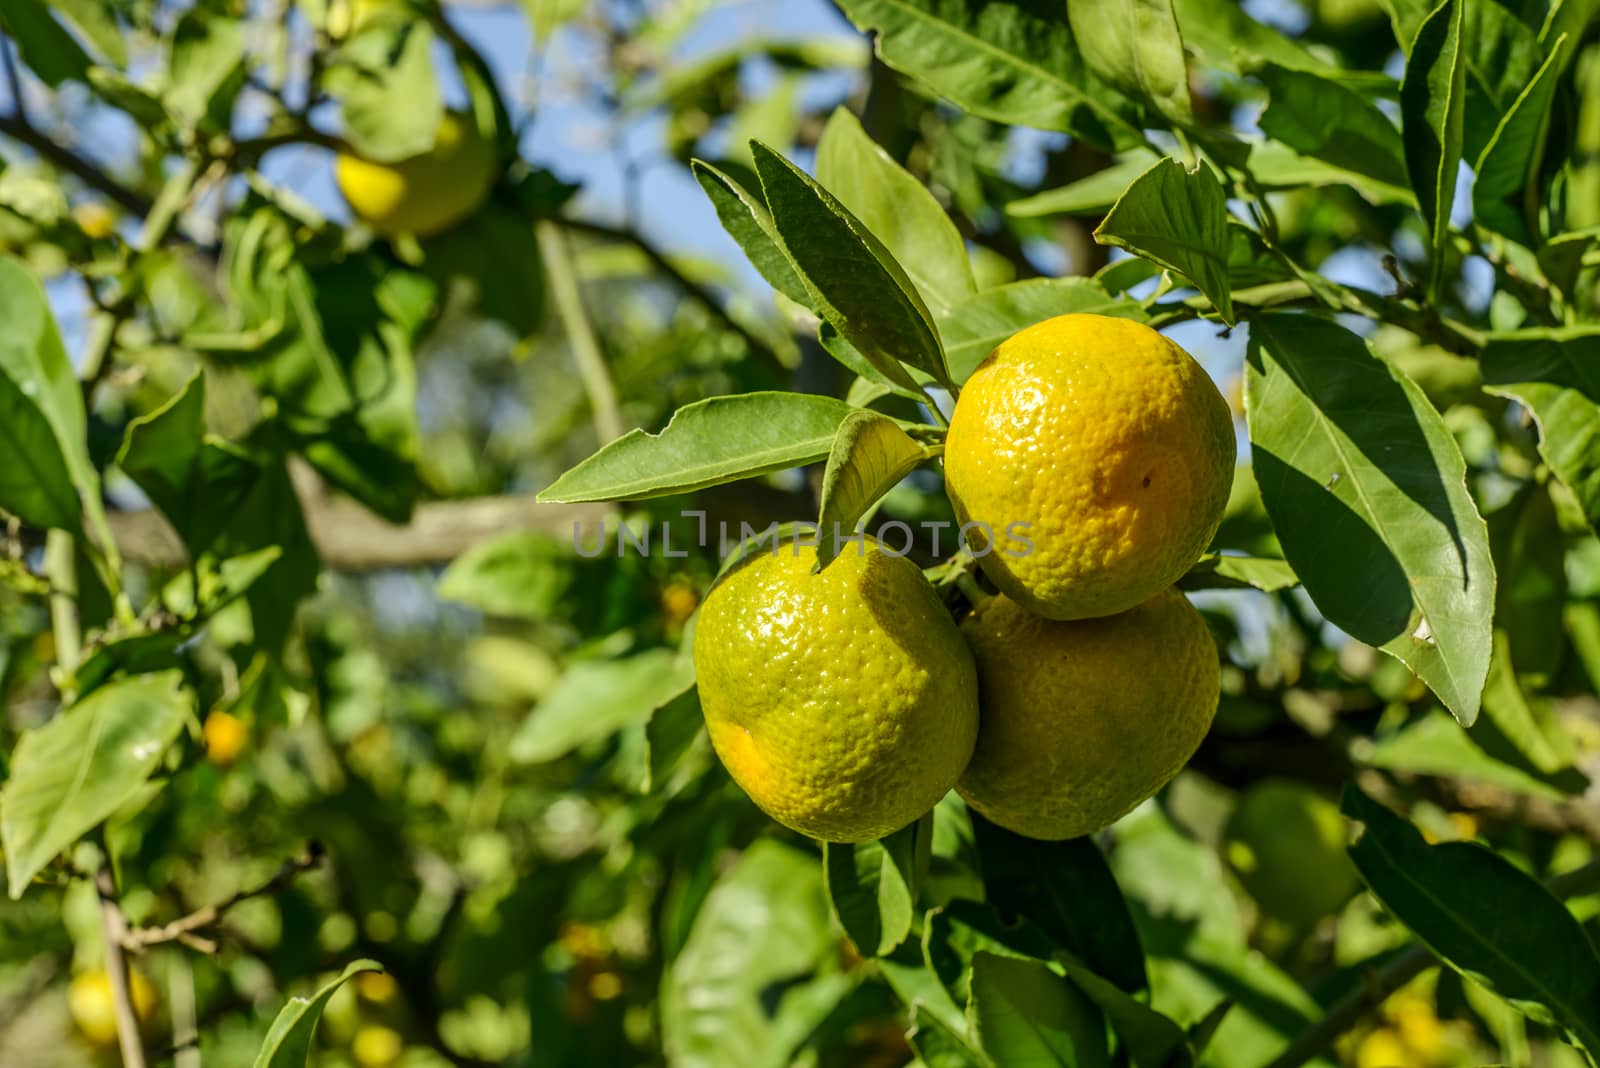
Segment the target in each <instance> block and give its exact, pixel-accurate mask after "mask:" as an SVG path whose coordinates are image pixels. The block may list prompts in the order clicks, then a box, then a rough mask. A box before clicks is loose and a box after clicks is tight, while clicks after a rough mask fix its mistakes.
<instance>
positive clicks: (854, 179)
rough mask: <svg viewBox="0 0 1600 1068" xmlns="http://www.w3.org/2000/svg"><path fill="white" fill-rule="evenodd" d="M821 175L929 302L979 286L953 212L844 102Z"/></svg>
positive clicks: (826, 134) (827, 141)
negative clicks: (871, 134) (870, 134)
mask: <svg viewBox="0 0 1600 1068" xmlns="http://www.w3.org/2000/svg"><path fill="white" fill-rule="evenodd" d="M817 181H819V182H821V183H822V185H823V186H824V187H825V188H826V189H827V190H828V191H829V192H831V193H832V194H833V195H834V196H836V197H838V198H839V201H840V202H841V203H842V204H844V206H845V207H847V208H849V209H850V211H851V212H852V213H854V215H855V217H856V218H858V219H860V220H861V221H862V222H863V223H865V224H866V226H867V228H868V229H870V230H871V231H872V232H873V234H875V235H876V236H877V238H878V240H880V241H882V242H883V244H884V246H885V247H886V248H888V250H889V252H890V253H892V254H893V255H894V257H895V259H896V260H897V261H899V263H900V264H901V265H902V266H904V267H905V269H906V274H908V275H910V276H911V281H912V282H913V283H915V285H916V287H917V292H918V293H919V294H921V296H922V299H923V301H924V302H926V303H927V305H928V307H929V308H931V309H933V310H934V311H935V312H937V311H940V310H941V309H944V308H948V307H950V306H951V305H953V304H957V303H959V302H960V301H962V300H964V299H966V298H967V297H970V296H972V295H973V294H974V293H976V292H977V291H978V286H977V283H975V282H974V281H973V280H972V264H971V263H970V262H969V261H968V259H967V245H966V242H965V241H963V240H962V239H961V234H960V233H958V232H957V231H956V227H955V223H953V222H951V221H950V216H948V215H946V214H945V212H944V209H943V208H941V207H940V206H939V202H938V201H937V200H935V199H934V197H933V194H932V193H930V192H928V190H927V187H926V186H924V185H923V184H922V183H921V182H919V181H917V180H916V179H915V178H913V177H912V176H911V174H910V173H909V172H908V171H906V169H905V168H904V167H901V166H900V165H899V164H898V163H896V162H895V161H894V160H893V159H891V158H889V153H887V152H885V151H884V150H883V149H882V148H880V147H879V146H878V145H877V143H876V142H874V141H873V140H872V138H870V137H868V136H867V131H866V130H863V129H862V128H861V121H860V120H859V119H857V118H856V117H855V116H854V115H853V114H851V113H850V112H849V111H848V110H846V109H844V108H837V109H835V111H834V113H833V116H832V117H831V118H830V119H828V125H827V126H826V127H825V128H824V129H823V131H822V140H821V141H819V142H818V143H817Z"/></svg>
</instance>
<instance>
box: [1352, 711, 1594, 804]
mask: <svg viewBox="0 0 1600 1068" xmlns="http://www.w3.org/2000/svg"><path fill="white" fill-rule="evenodd" d="M1481 722H1482V720H1480V724H1481ZM1480 724H1474V725H1473V729H1472V732H1471V733H1469V732H1468V731H1466V730H1465V729H1464V728H1463V727H1462V726H1461V724H1459V723H1457V722H1456V721H1455V720H1454V719H1452V718H1450V716H1448V715H1446V714H1445V713H1444V712H1436V713H1434V714H1432V715H1428V716H1424V717H1423V718H1422V719H1420V720H1418V721H1417V722H1416V723H1413V724H1411V725H1410V726H1407V727H1405V728H1403V729H1402V730H1398V731H1395V732H1394V733H1393V734H1387V735H1383V736H1380V737H1378V738H1376V739H1374V740H1373V743H1372V747H1371V749H1370V750H1369V751H1368V752H1367V753H1365V754H1364V755H1363V757H1362V763H1363V764H1367V765H1370V766H1371V767H1375V768H1388V769H1390V770H1393V771H1399V772H1409V773H1411V774H1414V775H1440V776H1447V777H1449V778H1452V779H1460V780H1462V781H1464V782H1470V783H1481V784H1483V785H1486V786H1493V787H1497V788H1500V789H1504V790H1512V791H1515V792H1517V793H1519V794H1527V795H1529V796H1531V797H1540V798H1547V799H1549V800H1551V801H1560V800H1562V799H1563V798H1565V797H1567V796H1569V795H1570V794H1571V790H1569V789H1566V788H1564V786H1563V784H1562V780H1561V779H1556V780H1555V781H1551V778H1550V777H1547V776H1544V775H1542V774H1540V773H1539V772H1538V771H1537V770H1535V769H1531V768H1528V767H1526V766H1524V765H1523V764H1522V763H1520V762H1519V763H1514V764H1513V763H1507V762H1506V761H1504V760H1502V759H1500V758H1499V757H1497V756H1493V755H1491V754H1489V753H1488V752H1485V750H1484V748H1483V746H1482V745H1480V744H1479V743H1478V741H1477V738H1481V737H1483V731H1482V730H1481V727H1480ZM1475 736H1476V737H1475ZM1579 778H1580V779H1581V778H1582V777H1581V776H1579Z"/></svg>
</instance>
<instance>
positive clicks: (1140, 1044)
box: [1061, 959, 1194, 1068]
mask: <svg viewBox="0 0 1600 1068" xmlns="http://www.w3.org/2000/svg"><path fill="white" fill-rule="evenodd" d="M1061 967H1062V969H1063V970H1064V971H1065V972H1066V973H1067V978H1068V979H1070V980H1072V982H1073V984H1074V985H1075V986H1076V987H1077V988H1078V990H1079V991H1081V992H1082V993H1083V994H1084V996H1086V997H1087V998H1088V999H1089V1000H1090V1001H1092V1002H1094V1003H1095V1004H1096V1005H1098V1006H1099V1007H1100V1011H1101V1012H1102V1013H1104V1014H1105V1018H1106V1021H1107V1022H1108V1023H1110V1024H1111V1029H1112V1030H1113V1031H1115V1032H1116V1033H1117V1037H1118V1038H1120V1039H1121V1040H1122V1047H1123V1049H1125V1050H1127V1051H1128V1057H1129V1059H1130V1060H1131V1061H1132V1062H1133V1064H1134V1066H1135V1068H1190V1066H1192V1065H1193V1064H1194V1056H1193V1054H1192V1053H1191V1052H1190V1049H1189V1036H1188V1035H1186V1034H1185V1033H1184V1030H1183V1028H1181V1027H1179V1026H1178V1025H1177V1024H1175V1023H1173V1022H1172V1021H1171V1020H1169V1019H1168V1018H1167V1017H1165V1016H1163V1015H1161V1013H1159V1012H1157V1011H1156V1010H1154V1009H1152V1008H1151V1007H1150V1006H1148V1005H1146V1004H1145V1003H1144V1002H1142V1001H1140V1000H1138V999H1137V998H1135V997H1134V996H1133V995H1132V994H1130V993H1128V992H1127V991H1126V990H1123V989H1121V988H1120V987H1118V986H1117V985H1116V984H1115V983H1112V982H1109V981H1108V980H1106V979H1104V978H1102V977H1101V976H1099V975H1097V974H1095V973H1094V972H1093V971H1091V970H1089V969H1088V968H1085V967H1084V966H1083V965H1082V964H1080V963H1078V962H1077V961H1075V960H1070V959H1069V960H1064V961H1062V962H1061Z"/></svg>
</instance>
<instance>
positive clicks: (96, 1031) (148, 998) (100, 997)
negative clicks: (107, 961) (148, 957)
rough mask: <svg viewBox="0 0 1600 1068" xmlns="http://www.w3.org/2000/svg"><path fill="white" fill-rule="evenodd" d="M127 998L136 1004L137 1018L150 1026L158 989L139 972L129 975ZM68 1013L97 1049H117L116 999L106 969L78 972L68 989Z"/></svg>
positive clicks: (134, 1006)
mask: <svg viewBox="0 0 1600 1068" xmlns="http://www.w3.org/2000/svg"><path fill="white" fill-rule="evenodd" d="M128 994H129V997H130V998H131V999H132V1001H133V1011H134V1015H136V1016H137V1017H138V1018H139V1022H140V1023H149V1022H150V1019H151V1017H153V1016H154V1015H155V1012H156V988H155V987H153V986H151V985H150V980H148V979H146V978H145V977H144V976H143V975H141V974H140V973H139V972H129V973H128ZM67 1011H68V1012H69V1013H70V1014H71V1015H72V1022H73V1023H75V1024H76V1025H77V1026H78V1031H79V1032H80V1033H81V1034H82V1035H83V1037H84V1038H86V1039H88V1040H89V1042H90V1043H92V1044H93V1045H96V1046H114V1045H116V1042H117V1008H116V996H115V994H113V993H112V990H111V976H109V975H107V974H106V973H105V970H104V969H101V968H96V969H94V970H93V971H87V972H79V973H78V974H77V975H75V976H73V977H72V982H71V983H70V984H68V986H67Z"/></svg>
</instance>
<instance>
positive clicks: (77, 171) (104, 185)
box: [0, 115, 155, 216]
mask: <svg viewBox="0 0 1600 1068" xmlns="http://www.w3.org/2000/svg"><path fill="white" fill-rule="evenodd" d="M0 134H4V135H6V136H7V137H9V138H11V139H12V140H14V141H18V142H20V143H22V144H24V145H27V146H28V147H29V148H31V149H33V151H35V152H37V153H38V154H39V155H40V156H42V157H43V158H44V159H47V160H49V161H50V162H51V163H53V164H55V165H56V166H57V167H59V168H61V169H62V170H64V171H67V172H68V173H70V174H74V175H76V176H77V177H78V178H79V179H80V180H81V181H82V182H83V184H84V185H87V186H89V187H90V188H91V189H95V190H98V191H99V192H101V193H104V194H105V195H106V196H107V197H109V198H110V199H111V200H114V201H116V203H117V204H118V205H120V206H121V207H123V208H124V209H126V210H127V211H131V212H133V213H134V214H135V215H141V216H142V215H146V214H149V211H150V208H151V206H152V205H153V204H154V203H155V202H154V201H152V200H151V199H150V198H149V197H147V196H145V195H144V194H143V193H140V192H137V191H135V190H133V189H129V188H128V187H127V186H125V185H123V184H122V183H121V182H119V181H117V180H116V179H115V178H112V177H111V176H110V175H109V174H107V173H106V172H105V171H103V170H101V169H100V168H99V167H98V166H96V165H95V164H94V163H91V162H90V161H89V160H86V159H84V158H83V157H82V156H79V155H78V154H77V153H75V152H73V151H72V150H71V149H70V148H67V147H66V146H65V145H61V144H58V143H56V141H54V140H53V139H52V138H51V137H50V136H49V135H48V134H45V133H43V132H42V131H40V130H36V129H34V127H33V126H31V125H29V124H28V123H26V122H24V121H23V120H22V119H21V117H20V116H18V115H0Z"/></svg>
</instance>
